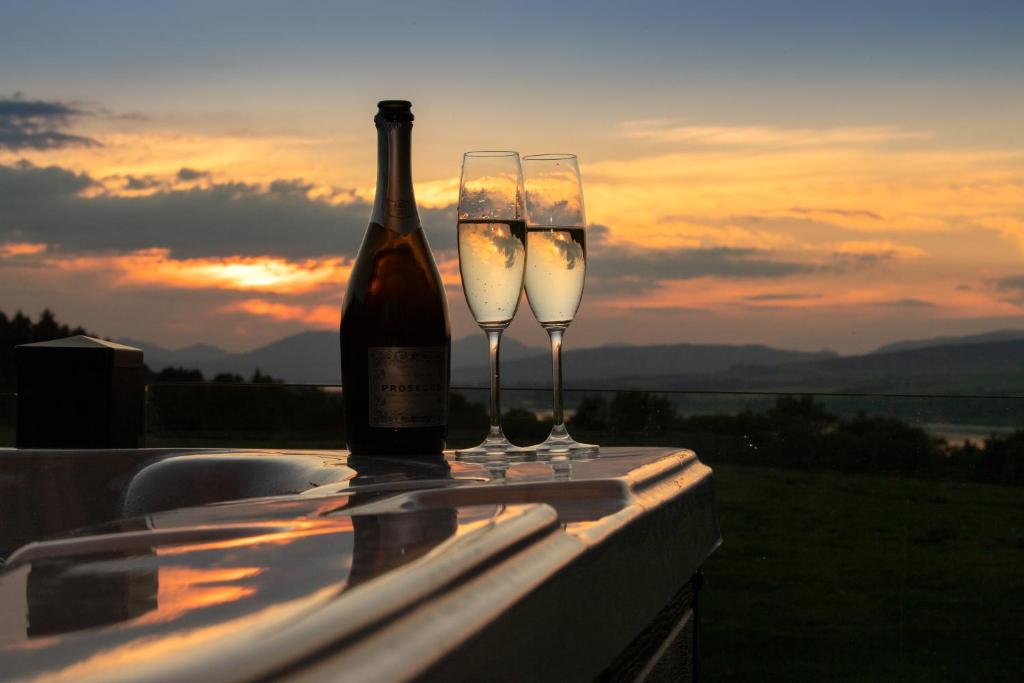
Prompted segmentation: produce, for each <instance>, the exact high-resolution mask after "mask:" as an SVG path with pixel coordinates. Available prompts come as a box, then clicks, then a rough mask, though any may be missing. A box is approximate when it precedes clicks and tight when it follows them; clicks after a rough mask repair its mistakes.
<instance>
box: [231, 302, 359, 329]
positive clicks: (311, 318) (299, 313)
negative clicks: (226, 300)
mask: <svg viewBox="0 0 1024 683" xmlns="http://www.w3.org/2000/svg"><path fill="white" fill-rule="evenodd" d="M221 310H222V311H224V312H225V313H247V314H249V315H256V316H263V317H267V318H273V319H274V320H278V321H281V322H286V321H299V322H304V323H307V324H309V325H315V326H317V327H335V326H337V325H338V321H339V320H340V319H341V308H340V307H338V306H326V305H313V306H298V305H292V304H282V303H278V302H274V301H266V300H264V299H246V300H245V301H237V302H234V303H231V304H228V305H227V306H225V307H223V308H222V309H221Z"/></svg>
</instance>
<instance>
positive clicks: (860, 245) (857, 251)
mask: <svg viewBox="0 0 1024 683" xmlns="http://www.w3.org/2000/svg"><path fill="white" fill-rule="evenodd" d="M835 250H836V253H837V254H841V255H851V256H880V257H885V258H896V259H901V260H913V259H918V258H921V257H922V256H924V255H925V254H926V253H927V252H925V251H924V250H923V249H918V248H917V247H914V246H910V245H909V244H895V243H893V242H891V241H889V240H868V241H862V242H841V243H840V244H837V245H836V247H835Z"/></svg>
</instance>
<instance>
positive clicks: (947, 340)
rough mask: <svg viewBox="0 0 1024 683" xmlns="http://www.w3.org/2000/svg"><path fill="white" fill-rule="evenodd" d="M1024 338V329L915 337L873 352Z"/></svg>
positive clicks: (880, 347)
mask: <svg viewBox="0 0 1024 683" xmlns="http://www.w3.org/2000/svg"><path fill="white" fill-rule="evenodd" d="M1019 339H1024V330H994V331H992V332H985V333H983V334H972V335H968V336H966V337H933V338H931V339H914V340H911V341H898V342H893V343H892V344H886V345H885V346H879V347H878V348H877V349H875V350H874V351H872V352H871V353H892V352H894V351H913V350H914V349H924V348H928V347H929V346H959V345H962V344H988V343H990V342H1004V341H1016V340H1019Z"/></svg>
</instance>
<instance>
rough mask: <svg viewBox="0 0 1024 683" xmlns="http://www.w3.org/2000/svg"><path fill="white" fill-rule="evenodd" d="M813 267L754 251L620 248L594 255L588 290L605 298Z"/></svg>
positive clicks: (779, 275) (794, 272) (790, 273)
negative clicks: (708, 279) (682, 283)
mask: <svg viewBox="0 0 1024 683" xmlns="http://www.w3.org/2000/svg"><path fill="white" fill-rule="evenodd" d="M815 270H816V266H815V265H814V264H810V263H802V262H799V261H793V260H787V259H782V258H776V257H775V256H774V255H773V254H772V253H771V252H767V251H763V250H758V249H753V248H733V247H712V248H693V249H691V248H679V249H647V248H643V247H635V246H623V245H615V244H604V245H599V246H598V248H596V249H592V250H590V256H589V257H588V261H587V289H588V291H591V292H593V291H595V290H596V291H597V292H600V293H606V294H630V293H632V294H637V293H642V292H645V291H649V290H651V289H655V288H657V287H658V286H660V285H661V284H662V283H664V282H670V281H680V280H692V279H697V278H706V277H711V278H720V279H734V280H735V279H741V280H747V279H774V278H785V277H790V276H793V275H803V274H808V273H812V272H814V271H815Z"/></svg>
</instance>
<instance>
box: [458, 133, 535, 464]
mask: <svg viewBox="0 0 1024 683" xmlns="http://www.w3.org/2000/svg"><path fill="white" fill-rule="evenodd" d="M458 241H459V272H460V273H461V274H462V290H463V292H465V294H466V303H467V304H469V310H470V312H471V313H472V314H473V318H474V319H475V320H476V322H477V324H478V325H480V328H481V329H482V330H483V331H484V334H486V335H487V344H488V348H489V356H490V375H491V401H490V404H491V405H490V413H491V425H490V429H489V431H488V434H487V437H486V438H485V439H484V440H483V442H482V443H480V445H479V446H476V447H474V448H467V449H463V450H460V451H459V452H458V455H459V456H460V457H462V458H470V459H472V458H473V457H481V458H487V457H488V456H496V455H498V456H505V455H510V454H524V455H525V454H529V453H533V450H532V449H524V448H519V447H518V446H516V445H514V444H513V443H511V442H510V441H509V440H508V439H507V438H506V437H505V434H504V432H502V429H501V393H500V392H501V381H500V380H501V377H500V371H499V353H498V350H499V346H500V343H501V333H502V332H503V331H504V330H505V328H506V327H508V325H509V323H510V322H512V318H514V317H515V315H516V309H517V308H518V307H519V298H520V295H521V294H522V291H523V277H524V275H525V272H526V221H525V219H524V206H523V171H522V166H521V165H520V162H519V155H518V154H517V153H516V152H467V153H466V154H465V155H464V157H463V160H462V179H461V181H460V183H459V207H458Z"/></svg>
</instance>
